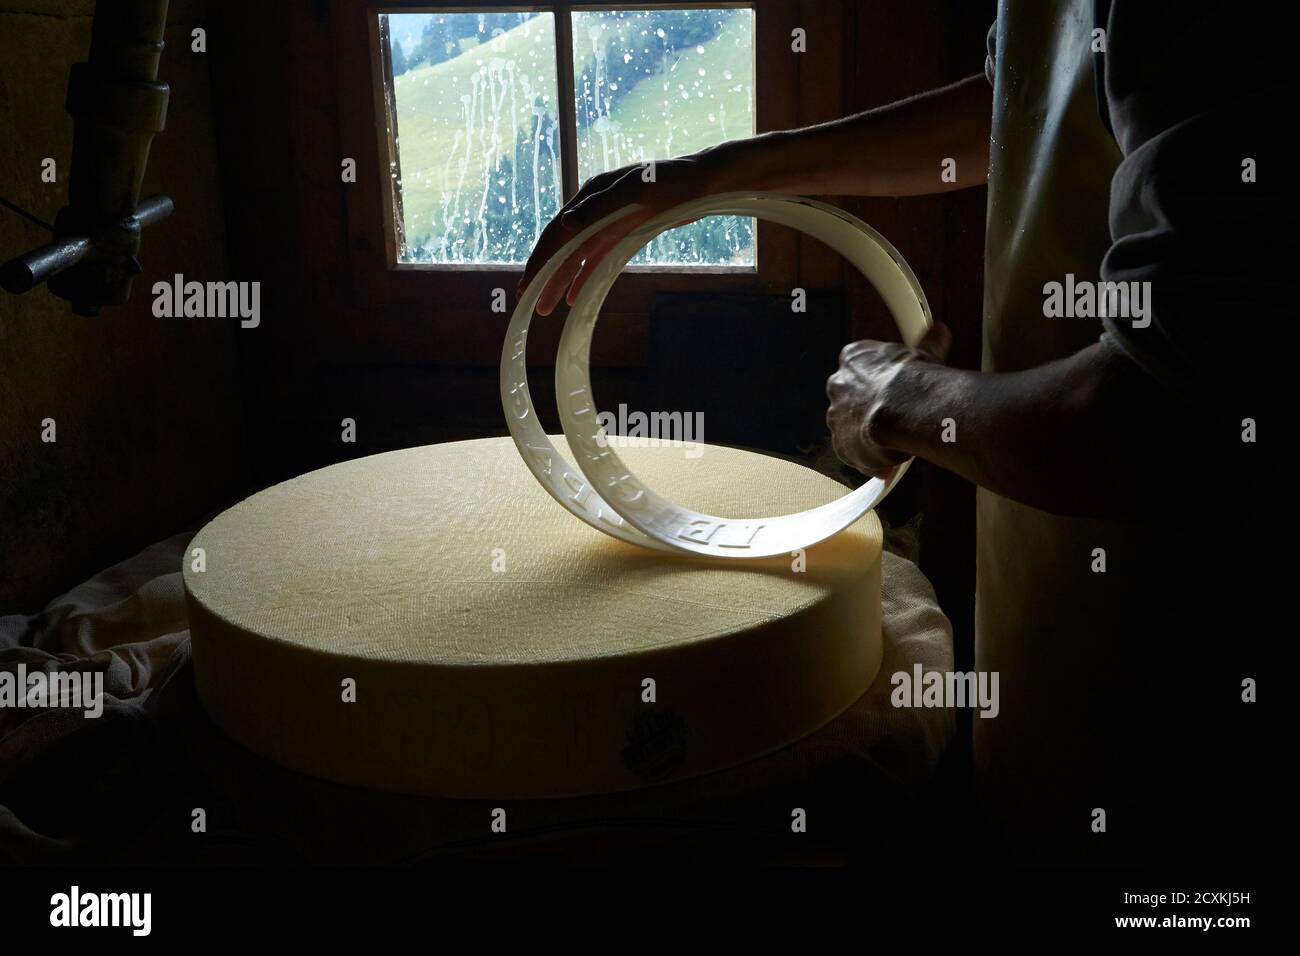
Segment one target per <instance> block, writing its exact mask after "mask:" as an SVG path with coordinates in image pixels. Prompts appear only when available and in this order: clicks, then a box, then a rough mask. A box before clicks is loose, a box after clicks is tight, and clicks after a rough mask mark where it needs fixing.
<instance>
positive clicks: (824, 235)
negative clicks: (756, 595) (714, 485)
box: [501, 192, 931, 558]
mask: <svg viewBox="0 0 1300 956" xmlns="http://www.w3.org/2000/svg"><path fill="white" fill-rule="evenodd" d="M633 208H634V207H628V208H625V209H621V210H619V211H618V212H615V213H612V214H611V215H609V216H606V217H605V218H604V219H602V220H601V221H600V222H597V223H595V224H594V225H592V226H590V227H588V228H587V229H585V230H584V231H583V232H582V233H581V234H579V235H577V236H575V237H574V238H573V239H571V240H570V241H569V242H568V243H566V244H565V245H564V247H563V248H562V249H560V251H559V252H558V253H556V254H555V256H553V257H552V258H551V260H550V261H549V262H547V263H546V264H545V265H544V266H543V267H542V269H541V270H540V271H539V272H538V273H537V275H536V276H535V277H534V278H533V281H532V282H531V283H529V285H528V288H527V289H525V290H524V294H523V296H522V297H521V298H520V300H519V303H518V304H517V305H516V307H515V311H514V314H513V315H512V316H511V319H510V327H509V329H508V330H507V334H506V342H505V348H504V349H503V351H502V355H501V403H502V406H503V407H504V409H505V412H506V421H507V423H508V425H509V427H510V434H511V435H512V436H513V438H514V440H515V444H516V446H517V447H518V448H519V452H520V454H521V455H522V456H523V459H524V462H525V463H526V464H527V466H528V469H529V470H530V471H531V472H532V473H533V475H534V477H536V478H537V480H538V481H539V482H540V483H541V485H542V487H543V488H545V489H546V490H547V491H548V492H549V493H550V494H551V496H552V497H553V498H554V499H555V500H556V501H558V502H559V503H560V504H561V505H563V506H564V507H565V508H567V509H568V510H569V511H570V512H571V513H572V514H574V515H576V516H577V517H578V518H580V519H582V520H583V521H585V522H586V523H587V524H589V525H591V526H592V527H594V528H597V529H599V530H600V531H603V532H604V533H606V534H609V535H612V536H613V537H616V538H619V539H620V540H623V541H627V542H630V543H632V544H639V545H642V546H643V547H648V548H654V549H657V550H661V551H671V552H676V553H690V554H703V555H711V556H714V557H732V558H759V557H768V556H771V555H775V554H788V553H789V552H791V551H796V550H798V549H800V548H806V547H808V546H809V545H812V544H816V543H817V542H818V541H821V540H823V539H825V538H828V537H830V536H831V535H833V534H835V533H836V532H837V531H840V530H842V529H844V528H846V527H848V526H849V525H851V524H853V522H855V521H857V520H858V518H860V517H862V515H864V514H866V513H867V512H868V511H870V510H871V509H872V508H874V507H876V505H878V504H879V503H880V502H881V500H883V499H884V497H885V495H887V494H888V493H889V492H890V490H891V489H892V488H893V487H894V485H895V484H897V483H898V480H899V479H900V478H902V476H903V474H904V473H905V472H906V471H907V467H908V464H910V461H909V462H904V463H903V464H902V465H900V466H899V467H898V468H896V469H895V470H894V473H893V475H892V477H891V478H890V480H889V481H887V482H886V481H882V480H881V479H879V478H872V479H871V480H870V481H868V482H866V483H865V484H864V485H862V486H861V487H859V488H858V489H856V490H855V491H851V492H849V493H848V494H846V495H844V496H843V497H841V498H838V499H836V500H835V501H832V502H828V503H827V504H824V505H821V506H819V507H817V508H810V509H808V510H807V511H801V512H797V513H794V514H787V515H779V516H776V517H768V518H724V517H719V516H717V515H708V514H703V513H700V512H697V511H692V510H691V509H689V508H684V507H682V506H681V505H679V504H677V503H676V502H672V501H669V500H667V499H666V498H663V497H661V496H659V495H657V494H655V492H654V491H652V490H651V489H649V488H647V487H646V486H645V485H644V484H642V483H641V481H640V480H639V479H637V477H636V476H635V475H634V474H633V473H632V471H631V469H629V468H628V467H627V465H625V464H624V463H623V461H622V460H621V459H620V458H619V456H618V454H617V452H616V451H615V450H614V449H613V448H612V447H610V446H609V444H608V443H607V442H604V441H601V440H599V439H601V438H603V435H602V433H601V427H600V424H599V422H598V420H597V416H596V407H595V404H594V402H593V401H592V399H591V377H590V354H591V340H592V335H593V333H594V331H595V327H596V320H597V319H598V318H599V314H600V307H601V305H603V304H604V301H605V297H606V295H608V293H609V290H610V288H611V287H612V286H613V284H614V281H615V280H616V279H617V278H618V276H619V274H620V273H621V272H622V271H623V269H624V267H625V266H626V265H627V263H628V261H629V260H631V258H632V257H633V256H634V255H636V253H637V251H638V250H639V249H640V248H641V247H642V246H644V245H645V244H646V243H647V242H649V241H650V240H651V239H653V238H654V237H655V236H657V235H658V234H659V233H661V232H663V231H665V230H666V229H669V228H671V227H672V226H673V225H675V224H677V223H679V222H682V221H688V220H693V219H699V218H702V217H704V216H711V215H734V216H752V217H754V218H757V219H762V220H765V221H768V222H775V223H779V224H782V225H785V226H789V227H790V228H793V229H797V230H799V231H800V232H803V233H806V234H807V235H809V236H812V237H813V238H815V239H819V240H821V241H822V242H823V243H825V244H826V245H827V246H829V247H830V248H832V249H834V250H835V251H836V252H838V253H839V254H840V255H842V256H843V257H844V258H845V259H847V260H848V261H849V262H850V263H852V264H853V266H854V267H855V268H857V270H858V271H859V272H861V273H862V275H863V276H864V277H865V278H866V279H867V281H868V282H870V283H871V285H872V286H873V287H874V288H875V289H876V291H877V292H878V293H879V294H880V297H881V299H882V300H883V301H884V303H885V306H886V307H887V308H888V309H889V312H890V314H891V315H892V316H893V318H894V321H895V323H896V324H897V325H898V329H899V332H900V334H901V335H902V338H903V341H904V342H906V343H908V344H909V345H910V344H915V343H916V342H917V341H918V340H919V339H920V338H921V337H922V336H923V335H924V334H925V331H926V329H927V328H929V326H930V324H931V318H930V307H929V304H928V303H927V302H926V299H925V293H924V291H922V289H921V284H920V283H919V282H918V281H917V279H916V276H915V275H914V274H913V272H912V270H911V269H910V268H909V267H908V265H907V263H906V262H905V261H904V260H903V257H902V256H901V255H899V253H898V251H897V250H896V249H895V248H894V247H893V246H891V245H890V244H889V242H888V241H886V240H885V238H884V237H883V236H881V235H880V234H879V233H878V232H876V231H875V230H874V229H872V228H871V227H870V226H868V225H867V224H866V223H864V222H862V221H861V220H860V219H858V218H856V217H854V216H851V215H849V214H848V213H846V212H844V211H843V210H840V209H836V208H835V207H834V206H829V205H827V204H825V203H822V202H817V201H816V200H813V199H805V198H802V197H799V196H786V195H781V194H777V193H759V192H744V193H723V194H720V195H717V196H708V197H704V198H702V199H697V200H692V201H690V202H686V203H682V204H681V205H679V206H676V207H674V208H673V209H670V210H668V211H667V212H664V213H662V214H660V215H658V216H655V217H653V218H651V219H649V220H647V221H646V222H645V223H643V224H642V225H641V226H638V227H637V228H636V229H634V230H632V231H631V232H630V233H629V234H628V235H627V236H626V237H625V238H624V239H623V240H622V241H621V242H620V243H619V244H618V245H616V246H615V247H614V248H613V249H612V250H610V252H609V253H608V254H607V255H606V256H605V258H604V259H602V260H601V262H600V263H599V264H598V265H597V267H596V268H595V270H593V272H592V275H591V277H590V279H589V280H588V281H587V283H586V285H585V286H583V288H582V291H581V292H580V293H579V294H578V297H577V299H576V300H575V301H574V303H573V308H572V309H570V311H569V317H568V319H567V320H566V321H565V324H564V330H563V332H562V333H561V335H560V347H559V353H558V355H557V357H556V361H555V394H556V404H557V406H558V408H559V412H560V421H561V423H562V425H563V427H564V435H565V438H566V439H567V440H568V443H569V448H570V450H571V451H572V453H573V455H574V456H575V458H576V460H577V467H576V468H575V467H574V465H573V464H571V463H570V462H569V461H568V460H567V459H566V458H565V457H564V456H563V455H561V454H560V453H559V451H558V450H557V449H556V448H555V446H554V444H552V442H551V440H550V438H549V437H548V436H547V435H546V432H545V430H544V429H543V428H542V427H541V425H540V423H539V422H538V421H537V415H536V412H535V410H534V408H533V404H532V400H531V398H530V397H529V394H528V378H527V371H526V369H527V364H526V360H525V352H526V350H527V337H528V327H529V324H530V323H531V321H532V316H533V310H534V308H536V305H537V299H538V297H539V295H540V294H541V290H542V288H543V287H544V286H545V285H546V282H547V280H548V279H550V277H551V276H552V275H553V274H554V273H555V271H556V270H557V269H558V268H559V267H560V265H561V264H562V263H563V262H564V260H565V259H566V258H568V256H569V255H571V254H572V253H573V252H574V251H575V250H576V249H577V248H578V247H579V246H580V245H582V243H583V242H585V241H586V240H587V239H588V238H589V237H590V236H591V235H593V234H594V233H596V232H598V231H599V230H600V229H603V228H604V227H605V226H606V225H607V224H609V223H611V222H613V221H615V220H617V219H619V218H620V217H622V216H625V215H627V214H628V213H630V212H631V211H632V209H633ZM597 489H600V490H602V491H604V492H605V494H603V495H602V494H601V493H600V491H598V490H597Z"/></svg>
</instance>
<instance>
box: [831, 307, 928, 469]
mask: <svg viewBox="0 0 1300 956" xmlns="http://www.w3.org/2000/svg"><path fill="white" fill-rule="evenodd" d="M951 344H952V335H951V333H949V331H948V328H947V326H945V325H943V324H942V323H936V324H935V325H934V326H933V327H932V328H931V329H930V330H929V331H928V332H927V333H926V334H925V337H924V338H923V339H921V341H920V342H918V343H917V344H916V345H915V346H914V347H911V348H909V347H908V346H906V345H898V344H896V343H893V342H873V341H869V340H868V341H862V342H853V343H850V344H849V345H846V346H844V349H843V351H841V352H840V367H839V371H837V372H836V373H835V374H834V375H832V376H831V377H830V378H829V379H828V380H827V382H826V395H827V397H829V398H830V400H831V406H830V408H829V409H827V411H826V424H827V426H828V427H829V428H830V430H831V441H832V443H833V444H834V447H835V454H837V455H838V456H839V457H840V460H841V461H843V462H844V463H845V464H847V465H849V466H851V467H853V468H856V469H857V470H858V471H860V472H862V473H863V474H864V475H871V476H875V477H878V478H887V477H888V476H889V475H890V474H891V473H892V472H893V470H894V468H895V467H896V466H897V465H899V464H901V463H902V462H904V461H906V460H907V459H908V457H910V456H909V455H908V454H907V453H906V452H903V451H900V450H898V449H895V448H891V447H888V445H886V444H884V443H882V432H883V431H884V429H882V428H881V425H882V423H883V422H884V421H885V420H886V419H887V418H889V417H890V416H891V414H892V415H895V416H896V417H897V413H898V412H899V411H900V409H899V406H900V405H902V404H905V403H908V402H911V401H913V400H914V397H915V396H914V394H913V393H914V391H915V389H914V386H913V384H912V381H911V380H912V378H913V376H910V375H908V371H909V365H913V364H915V363H918V362H921V363H927V364H940V365H941V364H943V361H944V359H945V358H946V357H947V355H948V348H949V346H950V345H951Z"/></svg>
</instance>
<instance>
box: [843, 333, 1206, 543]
mask: <svg viewBox="0 0 1300 956" xmlns="http://www.w3.org/2000/svg"><path fill="white" fill-rule="evenodd" d="M868 431H869V433H870V436H871V438H872V440H873V441H875V442H877V443H879V444H880V445H881V446H883V447H886V448H891V449H894V450H895V451H898V452H901V453H903V454H907V455H915V456H916V457H918V458H923V459H925V460H927V461H931V462H933V463H935V464H937V465H940V466H941V467H943V468H947V469H948V470H949V471H953V472H956V473H957V474H959V475H961V476H962V477H964V478H966V479H968V480H970V481H972V482H974V483H975V484H977V485H980V486H981V487H984V488H988V489H989V490H991V491H994V492H996V493H997V494H1000V495H1003V496H1004V497H1007V498H1013V499H1015V500H1017V501H1020V502H1023V503H1025V504H1029V505H1033V506H1034V507H1037V508H1041V509H1043V510H1045V511H1050V512H1053V513H1056V514H1071V515H1086V516H1093V517H1106V518H1152V519H1157V520H1159V519H1160V517H1161V515H1162V513H1163V515H1164V516H1168V515H1170V514H1172V513H1174V512H1175V511H1176V509H1178V508H1179V507H1181V506H1183V505H1185V504H1186V503H1187V501H1188V499H1189V497H1190V496H1191V495H1192V494H1193V493H1194V490H1195V487H1196V483H1195V481H1193V480H1192V478H1191V476H1190V474H1189V466H1190V465H1191V463H1190V462H1189V461H1187V458H1186V455H1187V450H1188V449H1190V448H1196V447H1200V448H1205V447H1207V446H1206V442H1207V434H1206V432H1207V429H1206V427H1205V424H1204V418H1203V417H1202V416H1200V415H1198V414H1197V413H1194V412H1190V410H1189V409H1187V408H1186V407H1184V406H1182V405H1180V404H1178V403H1177V402H1176V401H1175V400H1174V399H1173V398H1172V397H1171V396H1169V395H1168V394H1167V393H1166V392H1164V390H1163V389H1161V388H1160V386H1158V385H1157V384H1156V383H1155V382H1154V381H1152V380H1151V379H1150V378H1149V377H1147V375H1146V374H1145V373H1144V372H1143V371H1142V370H1141V369H1139V368H1138V367H1137V366H1135V365H1133V364H1132V362H1130V361H1129V360H1128V359H1127V358H1125V357H1124V356H1123V355H1120V354H1119V353H1118V352H1116V351H1115V350H1113V349H1111V348H1109V347H1107V346H1105V345H1103V344H1101V343H1098V344H1097V345H1094V346H1091V347H1090V348H1087V349H1084V350H1083V351H1081V352H1078V353H1076V354H1074V355H1072V356H1070V357H1069V358H1066V359H1062V360H1060V361H1057V362H1052V363H1050V364H1048V365H1043V366H1039V367H1038V368H1033V369H1027V370H1025V371H1022V372H1012V373H1000V374H993V373H982V372H970V371H964V370H959V369H951V368H947V367H945V366H942V365H938V364H934V363H927V362H910V363H906V364H905V365H903V366H900V367H899V371H898V374H897V375H896V376H895V377H894V378H893V380H892V381H891V382H890V384H889V386H888V387H887V388H886V390H885V393H884V395H883V396H882V400H881V402H880V405H879V408H878V410H877V411H876V412H875V413H874V414H873V415H872V417H871V419H870V421H869V424H868ZM1221 437H1224V438H1226V437H1227V436H1226V434H1225V435H1223V436H1221ZM1220 447H1230V443H1228V442H1226V441H1225V442H1224V443H1223V444H1222V445H1221V446H1220ZM1222 461H1223V459H1222V458H1218V462H1222Z"/></svg>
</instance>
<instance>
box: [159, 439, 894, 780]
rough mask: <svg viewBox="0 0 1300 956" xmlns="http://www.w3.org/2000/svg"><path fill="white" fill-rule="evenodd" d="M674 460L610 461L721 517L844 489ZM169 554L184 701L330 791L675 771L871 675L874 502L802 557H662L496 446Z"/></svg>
mask: <svg viewBox="0 0 1300 956" xmlns="http://www.w3.org/2000/svg"><path fill="white" fill-rule="evenodd" d="M556 444H557V447H558V449H559V450H560V451H561V452H562V453H566V454H567V451H568V449H567V448H566V447H565V445H564V443H563V441H562V440H557V442H556ZM688 451H689V454H688V453H687V452H688ZM699 451H700V447H698V446H697V448H696V449H695V450H693V451H692V450H690V449H685V450H684V449H682V448H631V449H622V450H621V451H620V454H621V455H622V456H623V458H624V460H625V461H626V462H627V464H628V465H629V466H630V467H631V468H632V469H633V470H634V471H635V472H636V473H637V474H638V475H640V476H641V477H642V478H644V480H645V481H646V482H647V483H648V484H649V485H650V486H651V487H654V488H655V489H656V490H657V491H659V492H660V493H662V494H664V495H666V496H668V497H671V498H673V499H676V500H678V501H680V502H682V503H683V504H686V505H689V506H691V507H693V508H696V509H697V510H700V511H705V512H710V513H713V514H718V515H723V516H727V517H738V518H739V517H760V516H764V515H768V514H780V513H784V512H789V511H797V510H803V509H805V508H810V507H813V506H815V505H818V504H822V503H824V502H826V501H829V500H830V499H832V498H834V497H835V496H838V495H842V494H844V492H845V488H844V487H843V486H842V485H840V484H839V483H837V482H835V481H833V480H831V479H829V478H827V477H825V476H823V475H820V474H818V473H817V472H814V471H812V470H810V469H808V468H805V467H803V466H801V465H798V464H794V463H791V462H788V461H784V460H781V459H778V458H773V457H770V456H766V455H759V454H754V453H751V452H745V451H739V450H735V449H729V448H723V447H718V446H710V445H706V446H702V454H699ZM190 547H191V551H190V554H191V555H194V551H193V549H195V548H201V549H202V559H203V560H202V563H201V564H200V563H199V562H198V560H197V557H191V558H190V559H188V560H187V566H186V569H185V586H186V590H187V594H188V599H189V607H190V630H191V634H192V638H193V657H194V674H195V681H196V684H197V688H198V692H199V696H200V698H201V700H202V701H203V704H204V706H205V707H206V709H207V711H208V713H209V714H210V715H211V717H212V718H213V720H214V721H215V722H216V724H217V725H218V726H219V727H221V728H222V729H223V730H224V731H225V732H226V733H227V734H229V735H230V736H231V737H233V738H234V739H235V740H237V741H239V742H241V743H242V744H243V745H245V746H246V747H248V748H249V749H250V750H252V751H254V752H256V753H258V754H261V755H263V756H265V757H269V758H271V759H273V760H275V761H278V762H280V763H282V764H284V765H286V766H288V767H291V768H294V769H297V770H301V771H305V772H306V773H309V774H313V775H316V776H320V777H325V778H328V779H331V780H336V781H340V782H343V783H350V784H358V785H363V786H368V787H376V788H383V789H389V790H399V791H406V792H412V793H422V794H432V795H439V796H447V797H465V798H502V799H506V798H534V797H554V796H564V795H576V794H584V793H599V792H609V791H615V790H622V789H629V788H633V787H638V786H644V785H647V784H651V783H656V782H661V781H666V780H671V779H677V778H681V777H687V776H691V775H695V774H700V773H704V772H707V771H710V770H716V769H720V768H722V767H726V766H730V765H733V764H736V763H739V762H741V761H744V760H747V759H750V758H753V757H755V756H758V755H760V754H763V753H766V752H768V751H771V750H774V749H776V748H779V747H781V746H783V745H785V744H787V743H790V742H791V741H793V740H796V739H798V738H800V737H801V736H804V735H806V734H808V733H809V732H811V731H813V730H815V729H816V728H818V727H819V726H821V725H823V724H825V723H826V722H827V721H829V720H830V719H831V718H833V717H835V716H836V715H837V714H839V713H840V712H841V711H843V710H844V709H845V708H847V707H848V706H849V705H850V704H851V703H852V702H853V701H854V700H856V699H857V698H858V697H859V696H860V695H861V694H862V693H863V692H864V691H865V690H866V688H867V687H868V685H869V684H870V683H871V681H872V679H873V677H874V676H875V673H876V671H877V669H878V667H879V664H880V657H881V635H880V547H881V531H880V524H879V522H878V520H877V519H876V517H875V515H874V514H868V515H867V516H866V517H865V518H863V519H862V520H860V521H859V522H857V523H856V524H855V525H854V526H852V527H851V528H849V529H847V530H846V531H844V532H842V533H840V534H839V535H837V536H835V537H834V538H832V539H830V540H828V541H825V542H823V543H821V544H819V545H816V546H815V547H813V548H810V549H808V551H807V553H806V554H804V555H792V556H788V557H778V558H769V559H763V560H759V561H743V560H729V561H724V560H719V559H707V558H697V557H684V556H675V555H665V554H661V553H656V552H652V551H650V550H647V549H644V548H638V547H636V546H634V545H629V544H624V543H622V542H619V541H617V540H615V539H613V538H610V537H608V536H606V535H603V534H601V533H599V532H598V531H595V530H593V529H592V528H590V527H588V526H587V525H585V524H583V523H582V522H580V521H577V520H576V519H575V518H574V517H573V516H572V515H570V514H569V513H568V512H566V511H565V510H564V509H563V508H561V507H560V506H559V505H558V504H557V503H556V502H555V501H553V500H552V499H551V498H550V497H548V496H547V494H546V493H545V492H544V491H543V490H542V488H541V487H540V486H539V485H538V484H537V482H536V481H534V480H533V479H532V476H531V475H529V473H528V471H527V469H526V467H525V465H524V464H523V462H522V461H521V460H520V458H519V455H518V453H517V452H516V450H515V447H514V445H513V443H512V442H511V441H510V439H508V438H493V439H484V440H479V441H465V442H454V443H449V444H442V445H432V446H428V447H424V448H412V449H407V450H404V451H397V452H390V453H388V454H383V455H375V456H373V457H369V458H361V459H357V460H354V461H348V462H344V463H342V464H338V465H333V466H331V467H328V468H323V469H321V470H319V471H315V472H311V473H309V474H306V475H302V476H301V477H298V478H295V479H293V480H291V481H286V482H284V483H282V484H279V485H276V486H274V487H272V488H268V489H266V490H265V491H262V492H259V493H258V494H255V495H253V496H252V497H251V498H249V499H247V500H246V501H244V502H242V503H240V504H238V505H236V506H235V507H233V508H231V509H229V510H228V511H226V512H224V513H223V514H221V515H220V516H218V517H217V518H216V519H215V520H213V521H212V522H210V523H209V524H208V525H207V526H205V527H204V528H203V529H202V530H201V531H200V532H199V534H198V535H197V537H196V538H195V539H194V541H193V543H192V544H191V546H190ZM200 566H201V567H202V568H203V570H197V568H198V567H200Z"/></svg>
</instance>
